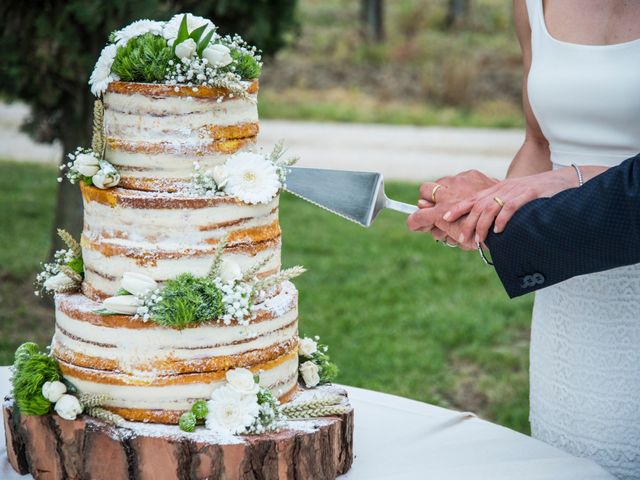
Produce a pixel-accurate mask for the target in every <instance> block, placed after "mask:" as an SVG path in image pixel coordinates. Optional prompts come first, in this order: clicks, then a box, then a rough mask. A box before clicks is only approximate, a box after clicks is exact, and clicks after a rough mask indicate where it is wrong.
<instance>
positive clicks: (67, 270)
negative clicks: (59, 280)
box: [60, 265, 82, 289]
mask: <svg viewBox="0 0 640 480" xmlns="http://www.w3.org/2000/svg"><path fill="white" fill-rule="evenodd" d="M60 271H61V272H62V273H64V274H65V275H66V276H67V277H69V278H70V279H71V280H73V281H74V283H75V284H76V285H74V286H73V289H75V288H77V287H78V285H79V284H80V283H82V275H80V274H79V273H78V272H76V271H75V270H73V268H71V267H70V266H68V265H60ZM70 288H71V287H70Z"/></svg>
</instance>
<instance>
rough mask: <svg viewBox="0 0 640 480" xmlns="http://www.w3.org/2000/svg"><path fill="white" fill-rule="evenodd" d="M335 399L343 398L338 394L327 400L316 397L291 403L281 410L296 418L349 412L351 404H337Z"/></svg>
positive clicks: (287, 415) (284, 413)
mask: <svg viewBox="0 0 640 480" xmlns="http://www.w3.org/2000/svg"><path fill="white" fill-rule="evenodd" d="M335 400H338V401H341V400H342V398H341V397H339V396H336V398H331V399H327V400H323V399H314V400H309V401H306V402H295V403H289V404H286V405H283V406H282V407H280V412H281V413H282V414H283V415H285V416H286V417H287V418H290V419H294V418H314V417H325V416H327V415H341V414H343V413H347V412H348V411H349V410H350V409H351V407H350V406H349V405H335V404H334V403H333V402H334V401H335ZM327 402H332V403H327Z"/></svg>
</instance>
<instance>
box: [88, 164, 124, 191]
mask: <svg viewBox="0 0 640 480" xmlns="http://www.w3.org/2000/svg"><path fill="white" fill-rule="evenodd" d="M91 179H92V180H93V184H94V185H95V186H96V187H98V188H100V189H102V190H105V189H107V188H111V187H115V186H116V185H118V183H120V174H119V173H118V172H117V171H116V169H115V168H110V169H105V168H102V169H100V170H99V171H98V173H96V174H95V175H94V176H93V177H92V178H91Z"/></svg>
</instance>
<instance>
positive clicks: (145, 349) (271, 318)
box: [52, 282, 298, 376]
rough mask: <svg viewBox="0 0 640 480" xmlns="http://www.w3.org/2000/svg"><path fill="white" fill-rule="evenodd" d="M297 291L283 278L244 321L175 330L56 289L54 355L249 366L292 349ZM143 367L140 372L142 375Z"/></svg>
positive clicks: (178, 369)
mask: <svg viewBox="0 0 640 480" xmlns="http://www.w3.org/2000/svg"><path fill="white" fill-rule="evenodd" d="M297 298H298V294H297V291H296V289H295V287H294V286H293V284H292V283H290V282H286V283H285V284H283V286H282V288H281V289H280V291H278V292H274V293H273V296H271V297H269V298H268V299H266V300H265V301H263V302H261V303H259V304H257V305H256V306H255V307H254V308H255V318H253V319H252V320H251V322H250V324H249V325H248V326H241V325H238V324H237V323H231V324H230V325H224V324H223V323H211V324H205V325H197V326H191V327H188V328H185V329H183V330H177V329H173V328H167V327H163V326H160V325H158V324H156V323H154V322H151V321H147V322H145V321H143V320H142V319H139V318H136V319H134V318H132V317H130V316H124V315H101V314H99V313H96V310H98V309H100V308H102V307H101V304H100V303H97V302H93V301H91V300H90V299H88V298H87V297H85V296H84V295H82V294H59V295H56V330H55V335H54V338H53V342H52V351H53V353H54V355H55V356H56V358H58V359H60V360H62V361H64V362H66V363H68V364H72V365H75V366H78V367H85V368H91V369H97V370H108V371H114V372H119V373H122V374H129V375H134V376H135V375H141V374H142V372H147V373H151V374H153V375H159V376H167V375H175V374H182V373H195V372H212V371H218V370H223V371H224V370H227V369H229V368H237V367H251V366H252V365H255V364H260V363H265V362H269V361H272V360H274V359H276V358H278V357H280V356H281V355H283V354H285V353H288V352H290V351H292V350H294V349H295V348H296V346H297V343H298V336H297V332H298V328H297V327H298V306H297ZM147 373H145V374H144V375H146V374H147Z"/></svg>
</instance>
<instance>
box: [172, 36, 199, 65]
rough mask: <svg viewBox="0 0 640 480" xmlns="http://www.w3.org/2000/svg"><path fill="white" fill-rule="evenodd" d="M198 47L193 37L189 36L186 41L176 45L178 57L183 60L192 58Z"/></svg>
mask: <svg viewBox="0 0 640 480" xmlns="http://www.w3.org/2000/svg"><path fill="white" fill-rule="evenodd" d="M197 47H198V46H197V45H196V42H195V41H194V40H193V38H187V39H186V40H185V41H183V42H180V43H179V44H178V45H176V57H178V58H179V59H181V60H182V59H183V58H191V57H193V54H194V53H196V48H197Z"/></svg>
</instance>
